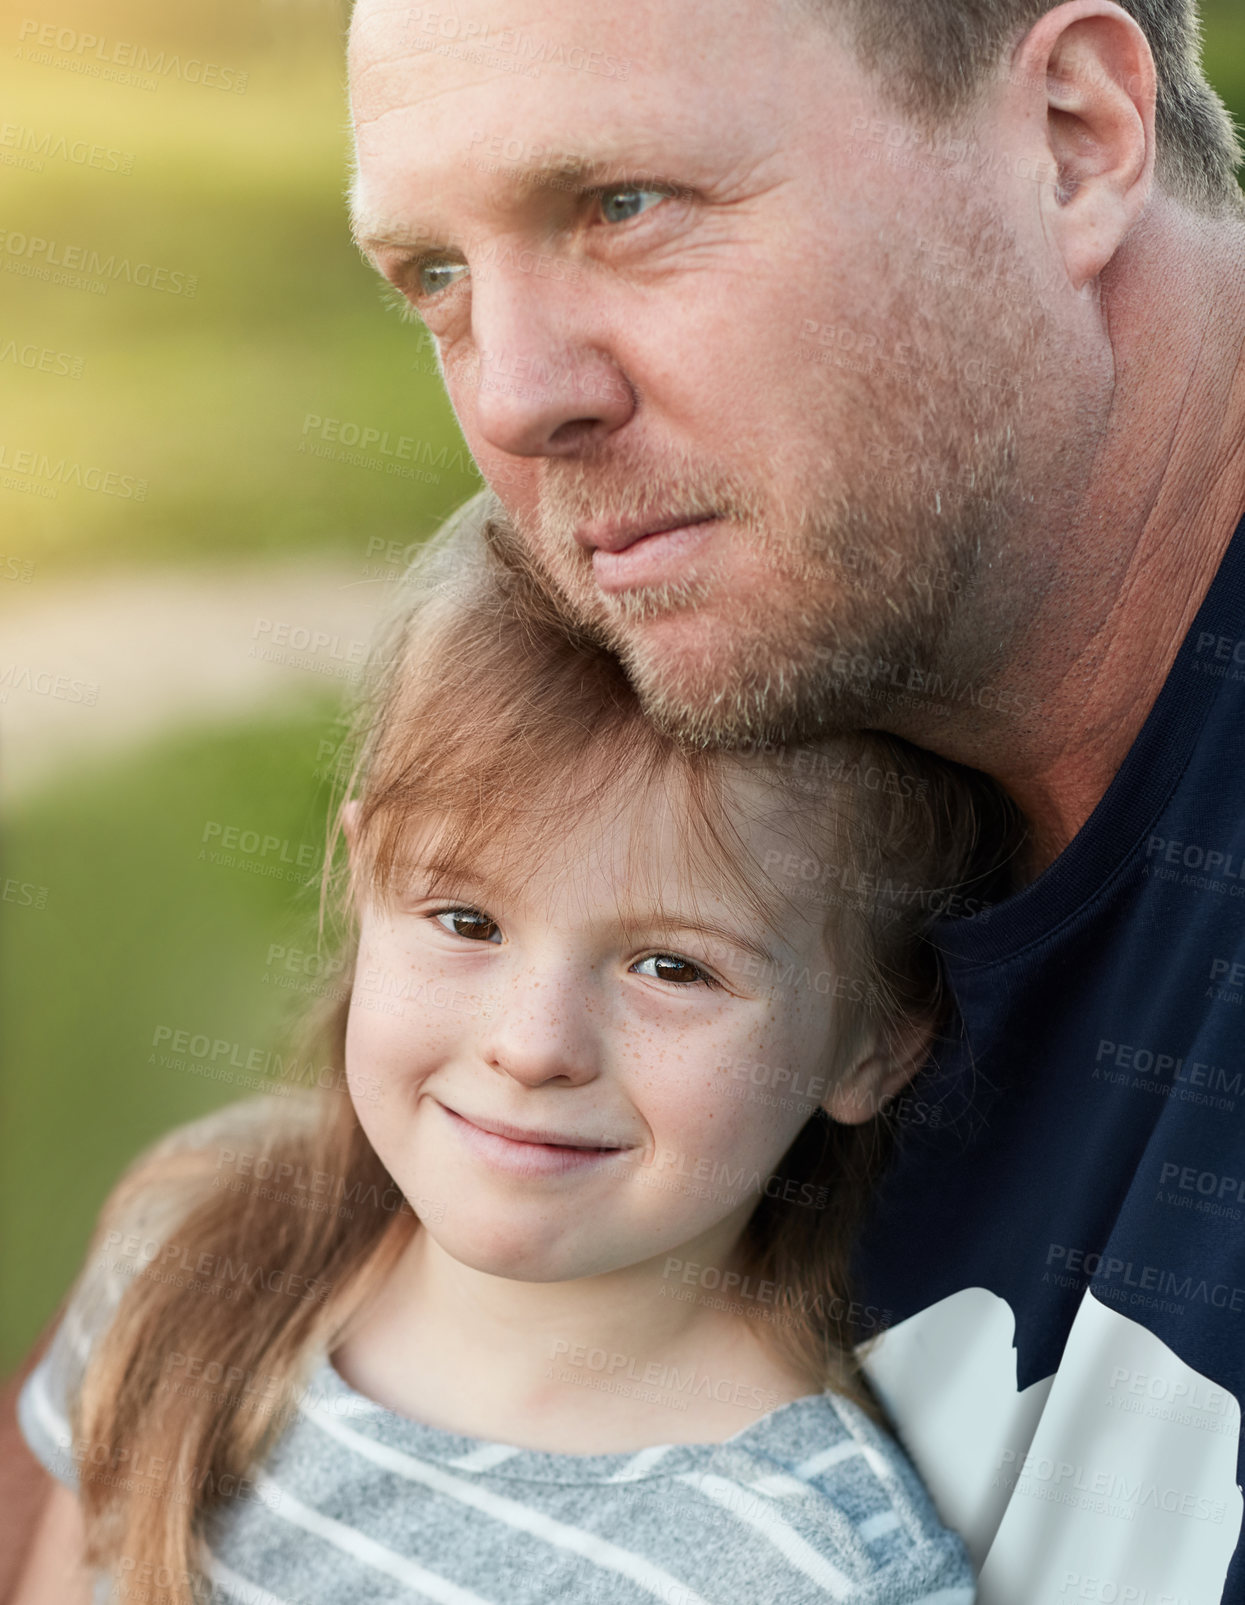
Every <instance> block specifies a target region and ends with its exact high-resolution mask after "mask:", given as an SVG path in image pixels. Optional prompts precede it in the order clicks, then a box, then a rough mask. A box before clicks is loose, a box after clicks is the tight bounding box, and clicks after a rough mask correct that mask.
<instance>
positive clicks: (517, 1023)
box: [480, 971, 598, 1086]
mask: <svg viewBox="0 0 1245 1605" xmlns="http://www.w3.org/2000/svg"><path fill="white" fill-rule="evenodd" d="M492 1016H493V1017H492V1020H491V1021H490V1023H489V1025H488V1027H487V1029H486V1030H485V1033H484V1036H483V1038H482V1040H481V1044H480V1046H481V1051H482V1053H483V1055H484V1058H485V1060H486V1062H487V1063H488V1064H489V1065H491V1066H492V1067H493V1068H494V1069H496V1070H501V1071H503V1072H504V1073H505V1074H506V1075H508V1076H512V1077H513V1078H514V1079H515V1080H516V1081H521V1082H523V1083H524V1084H525V1085H527V1086H538V1085H539V1084H540V1083H541V1082H544V1081H551V1080H554V1079H560V1080H565V1081H570V1082H573V1083H576V1084H578V1083H579V1082H582V1081H590V1080H591V1079H592V1078H593V1077H594V1076H595V1075H596V1074H597V1073H598V1053H597V1039H596V1034H595V1032H594V1031H593V1029H592V1022H591V1008H590V1005H589V1003H588V1002H587V1000H586V998H585V997H584V994H583V987H582V985H581V986H579V987H578V988H577V987H575V986H574V985H572V984H570V983H569V979H568V983H567V984H563V985H559V984H558V983H557V982H556V981H555V980H551V979H549V978H548V977H547V976H546V977H544V978H542V977H540V976H538V975H535V974H533V973H532V972H531V971H528V972H526V973H525V974H522V975H517V976H514V977H512V978H511V979H510V981H509V983H508V985H507V986H506V987H505V988H504V990H503V991H502V993H501V995H499V996H496V997H495V998H494V999H493V1001H492Z"/></svg>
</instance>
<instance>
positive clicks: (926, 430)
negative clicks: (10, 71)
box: [351, 0, 1245, 1605]
mask: <svg viewBox="0 0 1245 1605" xmlns="http://www.w3.org/2000/svg"><path fill="white" fill-rule="evenodd" d="M351 79H352V102H353V112H354V117H355V126H356V138H357V154H358V172H357V182H356V185H355V193H354V205H355V229H356V234H357V237H358V239H359V242H360V244H361V246H362V248H363V250H364V251H365V253H366V254H367V255H368V257H369V258H370V259H371V260H372V261H373V262H374V263H375V264H376V266H377V267H378V268H379V269H380V271H381V272H382V273H383V274H384V275H385V276H386V277H387V278H388V279H389V280H391V282H392V283H393V284H395V285H397V286H398V287H399V288H400V289H401V290H402V291H403V293H404V294H405V295H406V296H407V297H408V298H409V300H410V301H411V303H412V304H413V305H414V307H415V308H416V309H417V310H418V311H419V312H420V313H421V314H422V316H423V318H424V320H425V321H426V323H427V325H428V327H429V329H430V330H431V332H432V334H433V336H434V337H435V339H436V342H437V346H438V350H439V355H440V361H441V365H442V371H443V374H444V378H445V382H446V384H447V387H448V390H449V394H450V397H451V399H452V401H453V403H454V406H455V408H456V411H457V414H458V417H459V420H460V422H461V425H462V428H463V431H464V433H465V435H466V438H467V440H468V443H469V444H470V446H471V448H472V450H473V452H474V453H475V456H476V458H477V460H478V462H479V464H480V467H481V469H482V471H483V473H484V475H485V477H486V479H487V480H488V481H489V483H490V485H491V486H492V488H493V490H494V491H495V492H496V493H497V495H498V496H499V497H500V499H501V502H502V503H504V506H505V508H506V510H507V512H508V514H509V516H510V520H511V522H512V524H513V529H514V531H515V532H516V534H517V538H518V541H519V542H520V544H521V549H522V551H523V552H524V553H525V554H526V559H525V560H527V561H530V562H531V563H532V564H533V565H534V566H535V567H536V569H537V570H538V571H539V572H540V573H541V574H542V575H543V576H544V579H545V581H546V583H547V585H548V587H549V588H550V590H551V592H552V593H553V594H554V595H555V596H557V597H558V598H559V599H560V601H561V603H562V605H563V606H564V608H565V610H566V611H567V613H568V614H569V615H570V616H571V617H572V618H574V619H575V620H577V621H578V622H579V623H581V624H582V625H584V626H586V627H588V628H589V629H591V630H593V631H595V632H597V633H598V634H600V635H602V636H603V637H604V638H605V639H607V640H608V641H610V642H611V643H612V644H613V645H614V646H615V647H616V649H617V650H618V651H619V652H620V653H621V655H622V657H623V659H624V661H625V662H626V664H627V665H628V668H629V671H630V673H631V674H632V676H633V678H634V679H635V681H636V683H637V685H638V686H639V688H640V689H641V691H642V693H643V695H644V696H645V698H646V700H647V703H648V705H649V707H650V708H651V710H652V712H653V715H654V717H656V718H659V719H661V720H663V721H664V722H666V723H667V724H669V725H670V726H672V727H673V728H676V729H679V730H681V731H684V732H686V733H687V734H688V735H689V736H691V737H693V738H695V739H705V740H719V741H727V742H739V741H747V740H752V739H757V738H763V739H768V738H788V737H792V736H806V735H808V734H810V733H813V732H817V731H833V730H836V729H841V728H845V727H855V726H876V727H880V728H884V729H886V730H889V731H892V732H894V733H895V734H897V735H900V736H902V737H905V738H907V739H909V740H911V741H913V742H916V743H919V744H920V745H922V746H925V747H928V748H931V749H933V750H934V751H935V752H937V753H939V754H941V755H943V756H944V757H946V758H948V759H951V760H954V761H957V762H959V763H963V764H967V765H970V766H972V767H974V768H977V769H980V770H983V771H985V772H986V773H987V774H989V775H991V776H992V777H994V778H995V779H996V780H997V781H998V782H999V783H1000V785H1001V786H1002V787H1003V788H1005V790H1006V792H1007V793H1008V794H1009V795H1010V796H1011V798H1012V799H1014V801H1015V803H1016V804H1018V805H1019V807H1020V809H1021V810H1023V813H1024V815H1025V817H1026V819H1027V822H1028V826H1029V834H1028V840H1027V846H1026V850H1025V858H1024V862H1023V864H1022V865H1021V868H1020V875H1021V878H1022V880H1023V882H1024V883H1025V884H1024V886H1023V889H1022V890H1020V891H1019V892H1018V893H1017V894H1016V895H1014V896H1012V897H1009V898H1008V899H1006V900H1005V901H1004V902H1002V903H998V904H996V905H995V906H994V907H993V908H991V909H989V910H988V912H987V917H985V918H974V919H959V920H955V919H948V918H944V919H943V920H941V921H940V922H939V924H938V925H937V927H936V939H937V941H938V942H939V944H940V945H941V947H942V949H943V951H944V955H945V960H946V966H947V971H948V975H949V978H950V982H951V986H952V989H953V991H954V994H955V998H956V1002H957V1004H958V1010H959V1016H960V1022H961V1026H960V1031H959V1034H958V1036H957V1037H956V1040H955V1041H954V1042H953V1043H951V1044H950V1045H949V1046H948V1048H947V1049H946V1051H944V1052H943V1053H941V1054H940V1055H939V1056H938V1062H937V1063H936V1064H933V1065H931V1066H929V1067H927V1069H926V1071H925V1072H923V1081H922V1087H921V1096H920V1100H919V1102H915V1103H914V1104H913V1105H912V1106H911V1108H912V1110H913V1111H917V1110H919V1111H921V1113H920V1115H919V1116H918V1115H917V1114H916V1113H913V1114H911V1116H910V1118H908V1119H907V1120H906V1121H904V1122H903V1123H902V1127H901V1138H902V1140H901V1143H900V1147H899V1152H898V1156H897V1159H896V1161H895V1163H894V1165H893V1166H892V1169H891V1172H890V1174H889V1176H888V1178H887V1183H886V1186H885V1189H884V1192H883V1195H882V1200H881V1204H880V1207H879V1209H878V1210H877V1212H876V1218H875V1220H874V1222H873V1224H872V1228H871V1232H870V1235H869V1237H868V1240H867V1242H866V1243H865V1245H864V1253H863V1257H862V1261H861V1275H862V1278H863V1282H864V1286H865V1289H866V1292H867V1295H868V1297H869V1299H870V1300H871V1302H872V1303H874V1304H876V1305H883V1306H886V1307H887V1308H888V1309H889V1310H890V1312H891V1314H892V1316H893V1321H894V1325H893V1326H892V1328H891V1330H890V1331H889V1332H888V1333H887V1334H886V1336H885V1337H884V1338H883V1340H882V1342H881V1343H880V1345H878V1346H877V1348H876V1351H875V1353H874V1354H873V1356H872V1357H871V1359H870V1360H869V1362H868V1363H869V1367H870V1372H871V1375H872V1377H873V1379H874V1381H875V1383H876V1385H877V1387H878V1389H879V1391H880V1393H881V1394H882V1396H883V1397H884V1399H885V1400H886V1402H887V1403H888V1405H889V1407H890V1408H891V1410H892V1412H893V1415H894V1417H895V1419H896V1421H897V1424H898V1427H899V1429H900V1431H901V1433H902V1434H903V1436H904V1437H905V1439H906V1441H907V1443H908V1445H909V1447H910V1448H911V1450H912V1452H913V1454H914V1456H915V1457H916V1459H917V1462H918V1465H919V1466H920V1467H921V1469H922V1471H923V1472H924V1474H925V1475H926V1477H927V1478H928V1479H929V1481H930V1483H931V1486H932V1487H933V1490H934V1492H935V1495H936V1497H937V1498H938V1500H939V1502H940V1506H941V1508H942V1511H943V1514H944V1516H946V1518H947V1519H948V1520H950V1521H951V1522H952V1523H953V1524H955V1525H956V1526H958V1527H959V1528H960V1529H961V1531H963V1532H964V1534H965V1536H966V1537H967V1538H968V1540H969V1542H970V1546H971V1547H972V1548H973V1550H974V1554H975V1557H976V1559H977V1561H978V1563H979V1564H980V1565H981V1566H982V1579H981V1597H982V1599H983V1600H985V1601H988V1602H990V1605H1026V1602H1030V1601H1032V1602H1036V1601H1039V1600H1040V1601H1042V1602H1046V1601H1056V1600H1065V1599H1066V1600H1079V1599H1088V1600H1101V1601H1124V1600H1128V1601H1138V1602H1140V1601H1148V1602H1150V1605H1155V1602H1157V1601H1168V1602H1171V1601H1175V1600H1180V1601H1189V1602H1192V1601H1197V1602H1199V1605H1200V1602H1211V1601H1216V1600H1219V1599H1221V1598H1222V1599H1224V1600H1228V1601H1232V1602H1234V1605H1245V1549H1242V1548H1241V1547H1240V1545H1239V1543H1238V1540H1239V1538H1240V1527H1241V1515H1242V1499H1241V1493H1240V1489H1239V1486H1238V1482H1239V1480H1240V1459H1239V1453H1240V1445H1239V1432H1240V1404H1239V1401H1240V1400H1241V1398H1242V1397H1245V1230H1243V1228H1242V1225H1241V1224H1238V1223H1240V1222H1242V1219H1243V1218H1245V1137H1243V1136H1242V1135H1241V1122H1242V1120H1245V1050H1243V1049H1242V1046H1241V1043H1242V1033H1241V1026H1242V1023H1243V1022H1245V1015H1243V1013H1242V1007H1243V1005H1242V998H1243V997H1245V988H1243V985H1242V983H1245V898H1243V897H1242V895H1241V894H1242V893H1245V765H1243V763H1242V759H1243V758H1245V747H1243V745H1242V737H1241V729H1242V724H1241V718H1242V715H1243V714H1245V690H1243V688H1245V524H1243V523H1242V522H1241V521H1242V515H1243V514H1245V363H1243V361H1242V349H1243V342H1245V211H1243V209H1242V199H1241V193H1240V191H1239V189H1238V187H1237V184H1236V181H1235V178H1234V168H1235V164H1236V161H1237V158H1238V155H1239V151H1238V148H1237V145H1236V142H1235V138H1234V135H1233V132H1232V128H1231V125H1230V122H1229V120H1228V119H1227V117H1226V114H1225V113H1224V111H1223V108H1222V107H1221V105H1220V104H1219V103H1218V101H1217V100H1216V99H1215V97H1214V95H1213V94H1212V93H1211V91H1210V90H1209V88H1208V87H1207V85H1206V83H1205V81H1204V79H1203V77H1202V75H1201V72H1200V68H1199V58H1198V31H1197V22H1196V17H1195V14H1194V11H1193V7H1192V4H1191V3H1190V0H1133V3H1132V4H1131V6H1130V8H1129V9H1122V8H1121V7H1120V6H1118V5H1115V4H1112V3H1111V0H1067V3H1065V4H1061V5H1057V6H1054V7H1049V6H1048V5H1047V4H1046V0H975V3H974V4H971V5H968V4H965V3H964V0H770V3H763V0H637V3H636V4H632V5H629V6H626V7H617V6H614V5H611V4H606V3H605V0H531V3H530V4H529V5H527V6H525V7H523V8H522V10H521V11H520V10H519V9H518V8H516V7H515V6H514V5H513V4H510V3H508V0H464V3H462V4H460V5H458V6H456V7H455V8H454V9H453V10H448V9H446V10H438V9H434V8H431V7H424V6H413V7H412V6H410V5H407V4H406V3H405V0H404V3H402V4H393V3H392V0H359V3H358V6H357V9H356V12H355V16H354V19H353V23H352V36H351ZM1234 532H1235V538H1234ZM830 868H831V867H830V866H822V867H821V872H825V871H828V870H829V869H830Z"/></svg>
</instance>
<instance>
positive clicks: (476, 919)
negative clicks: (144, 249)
mask: <svg viewBox="0 0 1245 1605" xmlns="http://www.w3.org/2000/svg"><path fill="white" fill-rule="evenodd" d="M432 917H433V919H434V920H436V922H437V924H438V925H439V926H441V928H442V930H446V931H450V932H452V933H453V935H455V936H465V937H466V938H467V939H468V940H469V941H472V942H500V941H501V931H500V930H498V928H497V921H496V920H491V919H489V917H488V915H487V914H481V912H480V910H479V909H478V908H443V909H442V910H441V912H440V913H439V914H434V915H433V916H432Z"/></svg>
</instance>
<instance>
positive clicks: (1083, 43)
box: [1010, 0, 1157, 290]
mask: <svg viewBox="0 0 1245 1605" xmlns="http://www.w3.org/2000/svg"><path fill="white" fill-rule="evenodd" d="M1010 81H1011V83H1012V84H1014V85H1017V86H1019V89H1020V93H1021V97H1022V101H1023V102H1024V110H1025V121H1026V124H1027V125H1029V126H1030V127H1031V128H1032V137H1033V138H1034V139H1035V140H1040V141H1041V142H1042V143H1044V145H1045V153H1044V160H1041V168H1042V170H1044V171H1045V173H1046V174H1047V176H1048V177H1053V178H1054V182H1053V183H1043V185H1042V189H1041V206H1042V221H1043V225H1044V227H1045V229H1046V232H1047V235H1048V237H1049V238H1050V240H1051V241H1052V243H1053V244H1054V246H1055V247H1056V249H1057V250H1058V251H1059V253H1060V255H1061V256H1062V257H1063V261H1064V265H1065V267H1066V270H1067V274H1068V279H1069V282H1070V283H1071V285H1072V287H1073V289H1075V290H1080V289H1081V288H1082V287H1083V286H1084V285H1086V284H1087V283H1089V282H1090V281H1091V280H1093V279H1095V278H1097V276H1098V275H1099V273H1101V272H1102V270H1103V269H1104V268H1105V267H1106V265H1107V264H1108V262H1110V260H1111V258H1112V257H1113V256H1114V255H1115V253H1116V251H1117V250H1118V249H1119V247H1120V245H1121V244H1122V243H1123V241H1124V238H1125V236H1126V235H1127V234H1128V232H1129V230H1130V229H1131V228H1132V226H1133V224H1134V222H1135V221H1136V219H1137V218H1138V217H1139V215H1140V214H1141V211H1142V209H1143V208H1144V206H1145V204H1146V202H1147V200H1148V199H1149V197H1150V193H1151V191H1152V188H1153V179H1154V154H1155V145H1154V103H1155V95H1156V86H1157V74H1156V72H1155V66H1154V57H1153V55H1152V54H1151V51H1150V45H1149V41H1148V40H1147V39H1146V36H1145V34H1144V33H1143V32H1142V30H1141V29H1140V28H1139V27H1138V25H1137V24H1136V22H1134V21H1133V19H1132V17H1130V16H1129V15H1128V13H1127V12H1126V11H1125V10H1124V9H1123V8H1122V7H1121V6H1118V5H1115V4H1113V3H1112V0H1067V3H1066V4H1064V5H1060V6H1056V7H1055V8H1054V10H1053V11H1048V12H1047V13H1046V14H1045V16H1043V17H1042V18H1041V19H1040V20H1039V21H1038V22H1037V23H1036V24H1035V25H1034V26H1033V27H1032V28H1031V29H1030V30H1029V32H1028V33H1027V34H1026V35H1025V37H1024V38H1023V39H1022V40H1021V42H1020V44H1019V45H1018V46H1017V48H1016V53H1015V55H1014V57H1013V59H1012V65H1011V74H1010Z"/></svg>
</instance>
